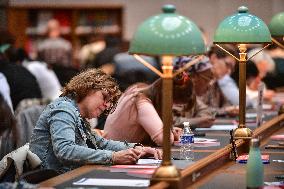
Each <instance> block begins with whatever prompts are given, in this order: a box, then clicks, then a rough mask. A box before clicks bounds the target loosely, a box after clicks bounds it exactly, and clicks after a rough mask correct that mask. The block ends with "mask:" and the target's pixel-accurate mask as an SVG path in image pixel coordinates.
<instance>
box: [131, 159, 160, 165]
mask: <svg viewBox="0 0 284 189" xmlns="http://www.w3.org/2000/svg"><path fill="white" fill-rule="evenodd" d="M161 162H162V160H159V159H139V160H138V162H137V163H136V164H137V165H149V164H160V163H161Z"/></svg>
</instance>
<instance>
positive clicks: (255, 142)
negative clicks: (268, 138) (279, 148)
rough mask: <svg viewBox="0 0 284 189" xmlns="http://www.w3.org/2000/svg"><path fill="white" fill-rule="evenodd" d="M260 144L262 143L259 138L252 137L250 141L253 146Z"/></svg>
mask: <svg viewBox="0 0 284 189" xmlns="http://www.w3.org/2000/svg"><path fill="white" fill-rule="evenodd" d="M259 145H260V141H259V139H258V138H253V139H251V141H250V146H251V147H259Z"/></svg>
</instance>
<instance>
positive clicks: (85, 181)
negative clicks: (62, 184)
mask: <svg viewBox="0 0 284 189" xmlns="http://www.w3.org/2000/svg"><path fill="white" fill-rule="evenodd" d="M73 185H83V186H85V185H90V186H127V187H148V186H149V185H150V180H141V179H139V180H138V179H99V178H98V179H97V178H82V179H81V180H78V181H76V182H73Z"/></svg>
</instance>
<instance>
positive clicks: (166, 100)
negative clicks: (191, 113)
mask: <svg viewBox="0 0 284 189" xmlns="http://www.w3.org/2000/svg"><path fill="white" fill-rule="evenodd" d="M172 62H173V57H171V56H163V57H162V70H163V82H162V120H163V124H164V128H163V161H162V165H161V166H160V167H158V168H157V169H156V170H155V172H154V174H153V176H152V179H151V185H153V184H155V183H157V182H159V181H167V182H168V183H169V184H170V188H180V187H179V184H180V183H179V179H180V172H179V170H178V169H177V168H176V167H175V166H174V165H172V162H171V143H170V132H171V127H172V119H173V118H172V104H173V80H172V79H173V65H172Z"/></svg>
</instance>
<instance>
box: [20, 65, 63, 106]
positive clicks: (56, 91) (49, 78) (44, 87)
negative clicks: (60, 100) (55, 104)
mask: <svg viewBox="0 0 284 189" xmlns="http://www.w3.org/2000/svg"><path fill="white" fill-rule="evenodd" d="M23 66H24V67H26V68H27V69H28V70H29V71H30V72H31V73H32V74H33V75H34V76H35V78H36V80H37V82H38V84H39V87H40V90H41V94H42V97H43V98H47V99H50V100H54V99H56V98H57V97H59V95H60V94H61V91H60V90H61V85H60V83H59V80H58V78H57V76H56V75H55V73H54V71H53V70H51V69H48V68H47V64H46V63H44V62H38V61H32V62H28V61H24V62H23Z"/></svg>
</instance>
